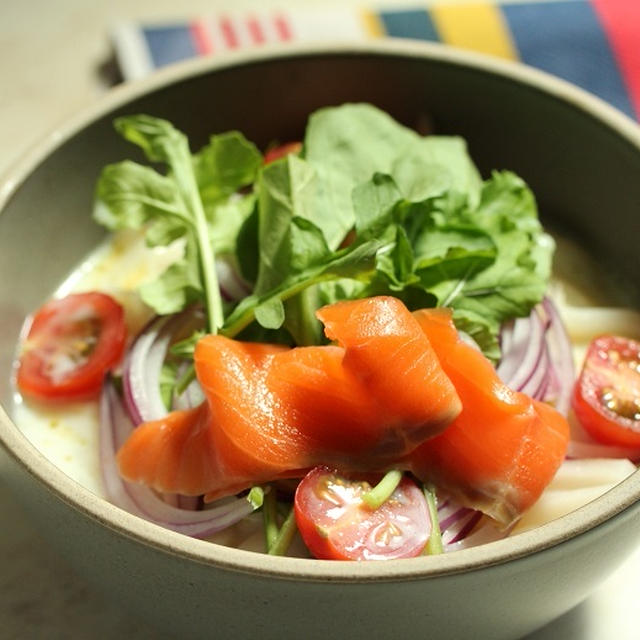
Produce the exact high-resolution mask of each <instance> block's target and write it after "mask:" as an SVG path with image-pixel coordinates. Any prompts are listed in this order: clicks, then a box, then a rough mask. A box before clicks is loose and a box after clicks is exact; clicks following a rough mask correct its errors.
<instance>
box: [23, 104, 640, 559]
mask: <svg viewBox="0 0 640 640" xmlns="http://www.w3.org/2000/svg"><path fill="white" fill-rule="evenodd" d="M115 126H116V129H117V131H118V132H119V133H120V134H121V135H122V136H123V137H124V138H125V139H126V140H128V141H129V142H131V143H134V144H135V145H137V146H138V147H140V148H141V149H142V151H143V152H144V154H145V155H146V158H147V160H148V161H149V162H151V163H154V166H153V167H152V166H150V165H148V164H140V163H137V162H133V161H131V160H122V161H120V162H116V163H112V164H109V165H108V166H106V167H105V168H104V169H103V170H102V172H101V175H100V177H99V180H98V183H97V186H96V192H95V193H96V196H95V208H94V214H93V215H94V219H95V220H96V222H98V223H99V224H101V225H103V226H105V227H106V228H107V229H109V230H110V231H111V232H112V235H111V236H110V237H109V239H108V240H107V241H106V242H105V243H104V244H103V245H102V246H101V247H100V248H98V249H97V250H96V251H95V252H94V253H93V254H92V255H91V257H90V258H89V259H88V260H87V261H85V262H84V263H83V264H82V265H81V266H80V267H79V268H78V269H77V270H76V271H74V272H73V273H72V274H71V275H70V276H69V277H68V278H67V279H66V280H65V281H64V282H63V284H62V285H61V286H60V287H59V288H58V289H57V290H56V292H55V294H54V295H53V297H52V299H51V300H49V301H47V302H45V303H44V304H43V305H42V306H41V307H40V308H39V309H38V310H36V311H35V312H34V314H33V315H32V316H31V317H30V318H29V321H28V322H27V324H26V325H25V328H24V331H23V336H22V339H21V342H20V344H19V347H18V356H17V362H16V368H15V382H16V389H17V391H16V393H17V394H20V395H17V396H16V403H15V411H14V419H15V422H16V424H17V425H18V426H19V427H20V428H21V430H22V431H23V433H24V434H25V435H26V436H27V437H28V438H29V439H30V440H31V441H32V442H33V443H34V444H35V445H36V446H37V447H38V448H39V449H40V450H41V451H42V452H43V453H44V454H45V455H46V456H47V457H49V458H50V459H51V460H52V461H54V462H55V463H56V464H57V465H58V466H59V467H60V468H61V469H63V470H64V471H65V472H66V473H67V474H68V475H70V476H71V477H73V478H74V479H76V480H77V481H78V482H80V483H81V484H82V485H83V486H85V487H86V488H88V489H90V490H91V491H93V492H94V493H95V494H97V495H99V496H102V497H104V498H106V499H107V500H109V501H111V502H112V503H113V504H115V505H117V506H119V507H121V508H123V509H125V510H126V511H128V512H130V513H133V514H135V515H138V516H140V517H142V518H144V519H146V520H149V521H151V522H153V523H156V524H159V525H161V526H163V527H166V528H168V529H171V530H173V531H176V532H179V533H183V534H185V535H188V536H193V537H196V538H202V539H205V540H207V541H210V542H216V543H219V544H224V545H228V546H234V547H239V548H242V549H249V550H253V551H263V552H266V553H268V554H276V555H283V554H289V555H295V556H303V557H305V556H306V557H310V556H311V557H315V558H319V559H334V560H336V559H339V560H383V559H386V560H388V559H397V558H409V557H415V556H419V555H438V554H441V553H449V552H452V551H457V550H459V549H464V548H468V547H473V546H477V545H481V544H484V543H488V542H492V541H496V540H499V539H502V538H505V537H508V536H513V535H516V534H518V533H521V532H523V531H526V530H528V529H532V528H534V527H537V526H539V525H542V524H544V523H546V522H549V521H551V520H553V519H554V518H557V517H559V516H562V515H564V514H566V513H569V512H570V511H572V510H574V509H577V508H579V507H581V506H582V505H584V504H586V503H587V502H589V501H591V500H593V499H594V498H596V497H598V496H600V495H602V494H603V493H605V492H606V491H608V490H609V489H610V488H611V487H613V486H614V485H616V484H617V483H618V482H620V481H621V480H623V479H624V478H626V477H628V476H629V475H630V474H631V473H632V472H633V471H635V468H636V467H635V464H634V463H635V462H636V461H637V460H638V459H640V342H638V341H637V340H638V339H640V315H639V314H638V313H637V312H635V311H632V310H621V309H612V308H607V307H603V306H601V305H603V304H607V299H606V296H604V295H603V294H601V293H600V292H598V291H595V292H594V291H588V290H585V289H584V287H583V286H581V284H580V283H578V284H576V282H575V281H574V282H572V281H571V278H569V279H568V280H567V279H566V277H565V274H566V273H567V272H569V273H572V272H575V271H580V272H581V273H582V274H583V275H584V273H585V272H588V271H589V270H590V269H592V267H591V266H590V264H589V260H588V259H585V258H584V257H579V258H578V259H576V255H579V251H578V250H577V249H576V248H575V247H572V246H571V243H568V242H566V241H565V240H564V239H563V238H562V237H561V236H560V237H558V238H557V240H555V241H554V239H552V237H551V235H549V234H548V233H547V232H545V231H544V230H543V228H542V226H541V225H540V222H539V220H538V213H537V206H536V200H535V197H534V194H533V193H532V191H531V190H530V189H529V187H528V186H527V184H526V183H525V182H524V181H523V180H522V179H521V178H520V177H518V176H517V175H516V174H514V173H512V172H510V171H505V170H499V171H497V170H496V171H493V172H492V173H491V175H490V176H488V177H487V178H486V179H482V178H481V176H480V173H479V171H478V169H477V168H476V166H475V165H474V163H473V161H472V159H471V157H470V155H469V153H468V150H467V146H466V144H465V142H464V140H463V139H462V138H460V137H456V136H439V135H433V134H428V135H422V134H419V133H417V132H416V131H414V130H413V129H411V128H407V127H406V126H404V125H401V124H399V123H398V122H396V121H395V120H394V119H392V118H391V117H390V116H389V115H387V114H386V113H384V112H383V111H381V110H380V109H378V108H376V107H374V106H372V105H370V104H364V103H349V104H343V105H341V106H335V107H325V108H322V109H320V110H317V111H315V112H314V113H312V114H311V115H310V117H309V120H308V124H307V126H306V130H305V132H304V135H303V136H302V137H301V139H300V141H293V142H290V141H285V142H284V143H282V142H274V143H273V144H271V145H269V146H268V147H267V148H266V149H265V150H263V151H261V150H259V149H258V147H257V146H256V145H255V144H253V143H252V142H251V141H249V140H248V139H247V138H246V137H245V136H244V135H243V134H242V133H240V132H238V131H228V132H225V133H216V134H215V135H212V136H211V138H210V140H209V142H208V143H207V144H206V145H205V146H204V147H203V148H201V149H200V150H198V151H197V152H196V151H194V150H192V149H191V148H190V145H189V142H188V140H187V138H186V136H185V135H184V134H183V133H182V132H180V131H179V130H178V129H176V128H175V127H174V126H173V125H172V124H171V123H170V122H168V121H166V120H164V119H160V118H156V117H151V116H147V115H132V116H121V117H119V118H118V119H116V121H115ZM114 135H115V134H114ZM556 244H558V247H559V248H558V249H557V250H556ZM554 252H555V253H556V256H555V259H554ZM554 260H555V263H554ZM553 264H555V267H553V266H552V265H553ZM563 265H564V267H563ZM566 265H570V267H568V268H567V267H566ZM594 271H595V270H594ZM583 279H584V278H583Z"/></svg>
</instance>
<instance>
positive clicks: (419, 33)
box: [379, 10, 440, 42]
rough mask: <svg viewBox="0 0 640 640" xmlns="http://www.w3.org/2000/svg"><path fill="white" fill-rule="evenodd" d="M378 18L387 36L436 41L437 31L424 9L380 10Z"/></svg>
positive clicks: (437, 39)
mask: <svg viewBox="0 0 640 640" xmlns="http://www.w3.org/2000/svg"><path fill="white" fill-rule="evenodd" d="M379 15H380V19H381V20H382V24H383V25H384V30H385V31H386V33H387V35H388V36H392V37H394V38H415V39H417V40H432V41H435V42H438V41H439V40H440V38H438V33H437V31H436V29H435V27H434V26H433V22H432V21H431V17H430V16H429V14H428V13H427V11H426V10H422V11H421V10H413V11H381V12H380V14H379Z"/></svg>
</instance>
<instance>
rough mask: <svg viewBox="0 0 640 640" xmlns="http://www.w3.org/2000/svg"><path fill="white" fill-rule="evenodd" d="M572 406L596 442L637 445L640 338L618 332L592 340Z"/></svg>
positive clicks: (639, 414) (638, 435)
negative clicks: (632, 337)
mask: <svg viewBox="0 0 640 640" xmlns="http://www.w3.org/2000/svg"><path fill="white" fill-rule="evenodd" d="M572 406H573V410H574V412H575V414H576V418H577V419H578V420H579V422H580V424H581V425H582V426H583V427H584V429H585V431H587V432H588V433H589V434H590V435H591V436H592V437H593V438H595V439H596V440H598V441H599V442H602V443H605V444H612V445H621V446H638V445H640V342H637V341H636V340H630V339H628V338H619V337H617V336H600V337H599V338H596V339H595V340H593V341H592V342H591V344H590V345H589V349H588V351H587V356H586V358H585V362H584V366H583V368H582V372H581V373H580V377H579V378H578V381H577V383H576V385H575V388H574V392H573V399H572Z"/></svg>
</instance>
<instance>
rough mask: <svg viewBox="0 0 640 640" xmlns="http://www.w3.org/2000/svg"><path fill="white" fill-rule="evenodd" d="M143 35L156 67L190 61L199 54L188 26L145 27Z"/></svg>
mask: <svg viewBox="0 0 640 640" xmlns="http://www.w3.org/2000/svg"><path fill="white" fill-rule="evenodd" d="M143 34H144V37H145V39H146V41H147V46H148V47H149V52H150V54H151V59H152V60H153V64H154V66H155V67H164V66H165V65H167V64H171V63H173V62H179V61H180V60H188V59H189V58H193V57H194V56H195V55H196V54H197V51H196V47H195V44H194V42H193V40H192V38H191V30H190V29H189V27H187V26H183V27H179V26H175V27H169V26H167V27H145V28H144V29H143Z"/></svg>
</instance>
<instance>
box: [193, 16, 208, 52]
mask: <svg viewBox="0 0 640 640" xmlns="http://www.w3.org/2000/svg"><path fill="white" fill-rule="evenodd" d="M189 31H190V32H191V37H192V38H193V41H194V43H195V45H196V51H197V52H198V53H199V54H200V55H203V56H206V55H207V54H209V53H213V42H211V35H210V34H209V29H208V27H207V23H206V22H205V21H204V20H196V21H195V22H192V23H191V24H190V25H189Z"/></svg>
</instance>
